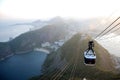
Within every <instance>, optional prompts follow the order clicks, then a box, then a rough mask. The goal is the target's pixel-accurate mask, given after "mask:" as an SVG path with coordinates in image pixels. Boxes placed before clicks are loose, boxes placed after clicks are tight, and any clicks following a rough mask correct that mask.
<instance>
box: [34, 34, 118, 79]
mask: <svg viewBox="0 0 120 80" xmlns="http://www.w3.org/2000/svg"><path fill="white" fill-rule="evenodd" d="M90 39H91V38H90V37H89V36H88V35H82V34H76V35H75V36H73V37H72V38H71V39H70V40H68V41H67V42H66V43H65V44H64V45H63V46H62V47H61V48H60V49H59V50H58V51H57V52H56V53H52V54H49V55H48V57H47V59H46V61H45V63H44V67H43V75H41V76H40V77H37V78H36V79H40V80H47V79H51V80H52V79H53V80H54V79H55V80H71V79H73V80H83V79H85V78H86V79H87V80H114V79H116V80H117V79H118V75H117V76H116V74H117V73H116V70H115V65H114V63H113V61H112V59H111V55H110V54H109V53H108V51H107V50H106V49H104V48H103V47H102V46H100V45H99V44H98V43H97V42H96V41H94V43H95V47H94V51H95V52H96V57H97V59H96V64H95V66H86V65H85V64H84V56H83V53H84V51H85V50H86V49H87V48H88V41H89V40H90ZM58 56H59V57H58ZM62 63H63V64H62ZM61 65H62V66H61ZM51 66H52V67H51ZM56 69H57V71H56ZM46 72H47V73H46ZM45 76H46V77H45Z"/></svg>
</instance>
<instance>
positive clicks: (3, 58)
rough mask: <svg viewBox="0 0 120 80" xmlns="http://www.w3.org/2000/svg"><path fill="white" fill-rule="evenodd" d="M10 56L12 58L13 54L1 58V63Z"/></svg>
mask: <svg viewBox="0 0 120 80" xmlns="http://www.w3.org/2000/svg"><path fill="white" fill-rule="evenodd" d="M12 56H14V53H12V54H10V55H7V56H5V57H2V58H1V59H0V61H3V60H5V59H7V58H9V57H12Z"/></svg>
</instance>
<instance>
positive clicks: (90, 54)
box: [84, 50, 96, 66]
mask: <svg viewBox="0 0 120 80" xmlns="http://www.w3.org/2000/svg"><path fill="white" fill-rule="evenodd" d="M95 61H96V55H95V52H94V51H93V50H86V51H85V52H84V63H85V64H86V65H91V66H94V64H95Z"/></svg>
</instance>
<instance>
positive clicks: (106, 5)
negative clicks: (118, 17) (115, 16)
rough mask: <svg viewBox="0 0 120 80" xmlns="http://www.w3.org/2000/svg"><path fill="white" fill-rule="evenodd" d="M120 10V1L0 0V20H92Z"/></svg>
mask: <svg viewBox="0 0 120 80" xmlns="http://www.w3.org/2000/svg"><path fill="white" fill-rule="evenodd" d="M119 10H120V0H0V17H1V18H6V16H7V17H9V18H22V19H38V18H39V19H48V18H52V17H55V16H61V17H73V18H93V17H101V16H103V17H104V16H108V15H110V14H111V13H113V12H115V11H117V12H119Z"/></svg>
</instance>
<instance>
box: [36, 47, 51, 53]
mask: <svg viewBox="0 0 120 80" xmlns="http://www.w3.org/2000/svg"><path fill="white" fill-rule="evenodd" d="M34 51H40V52H44V53H46V54H50V51H49V50H47V49H45V48H34Z"/></svg>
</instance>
